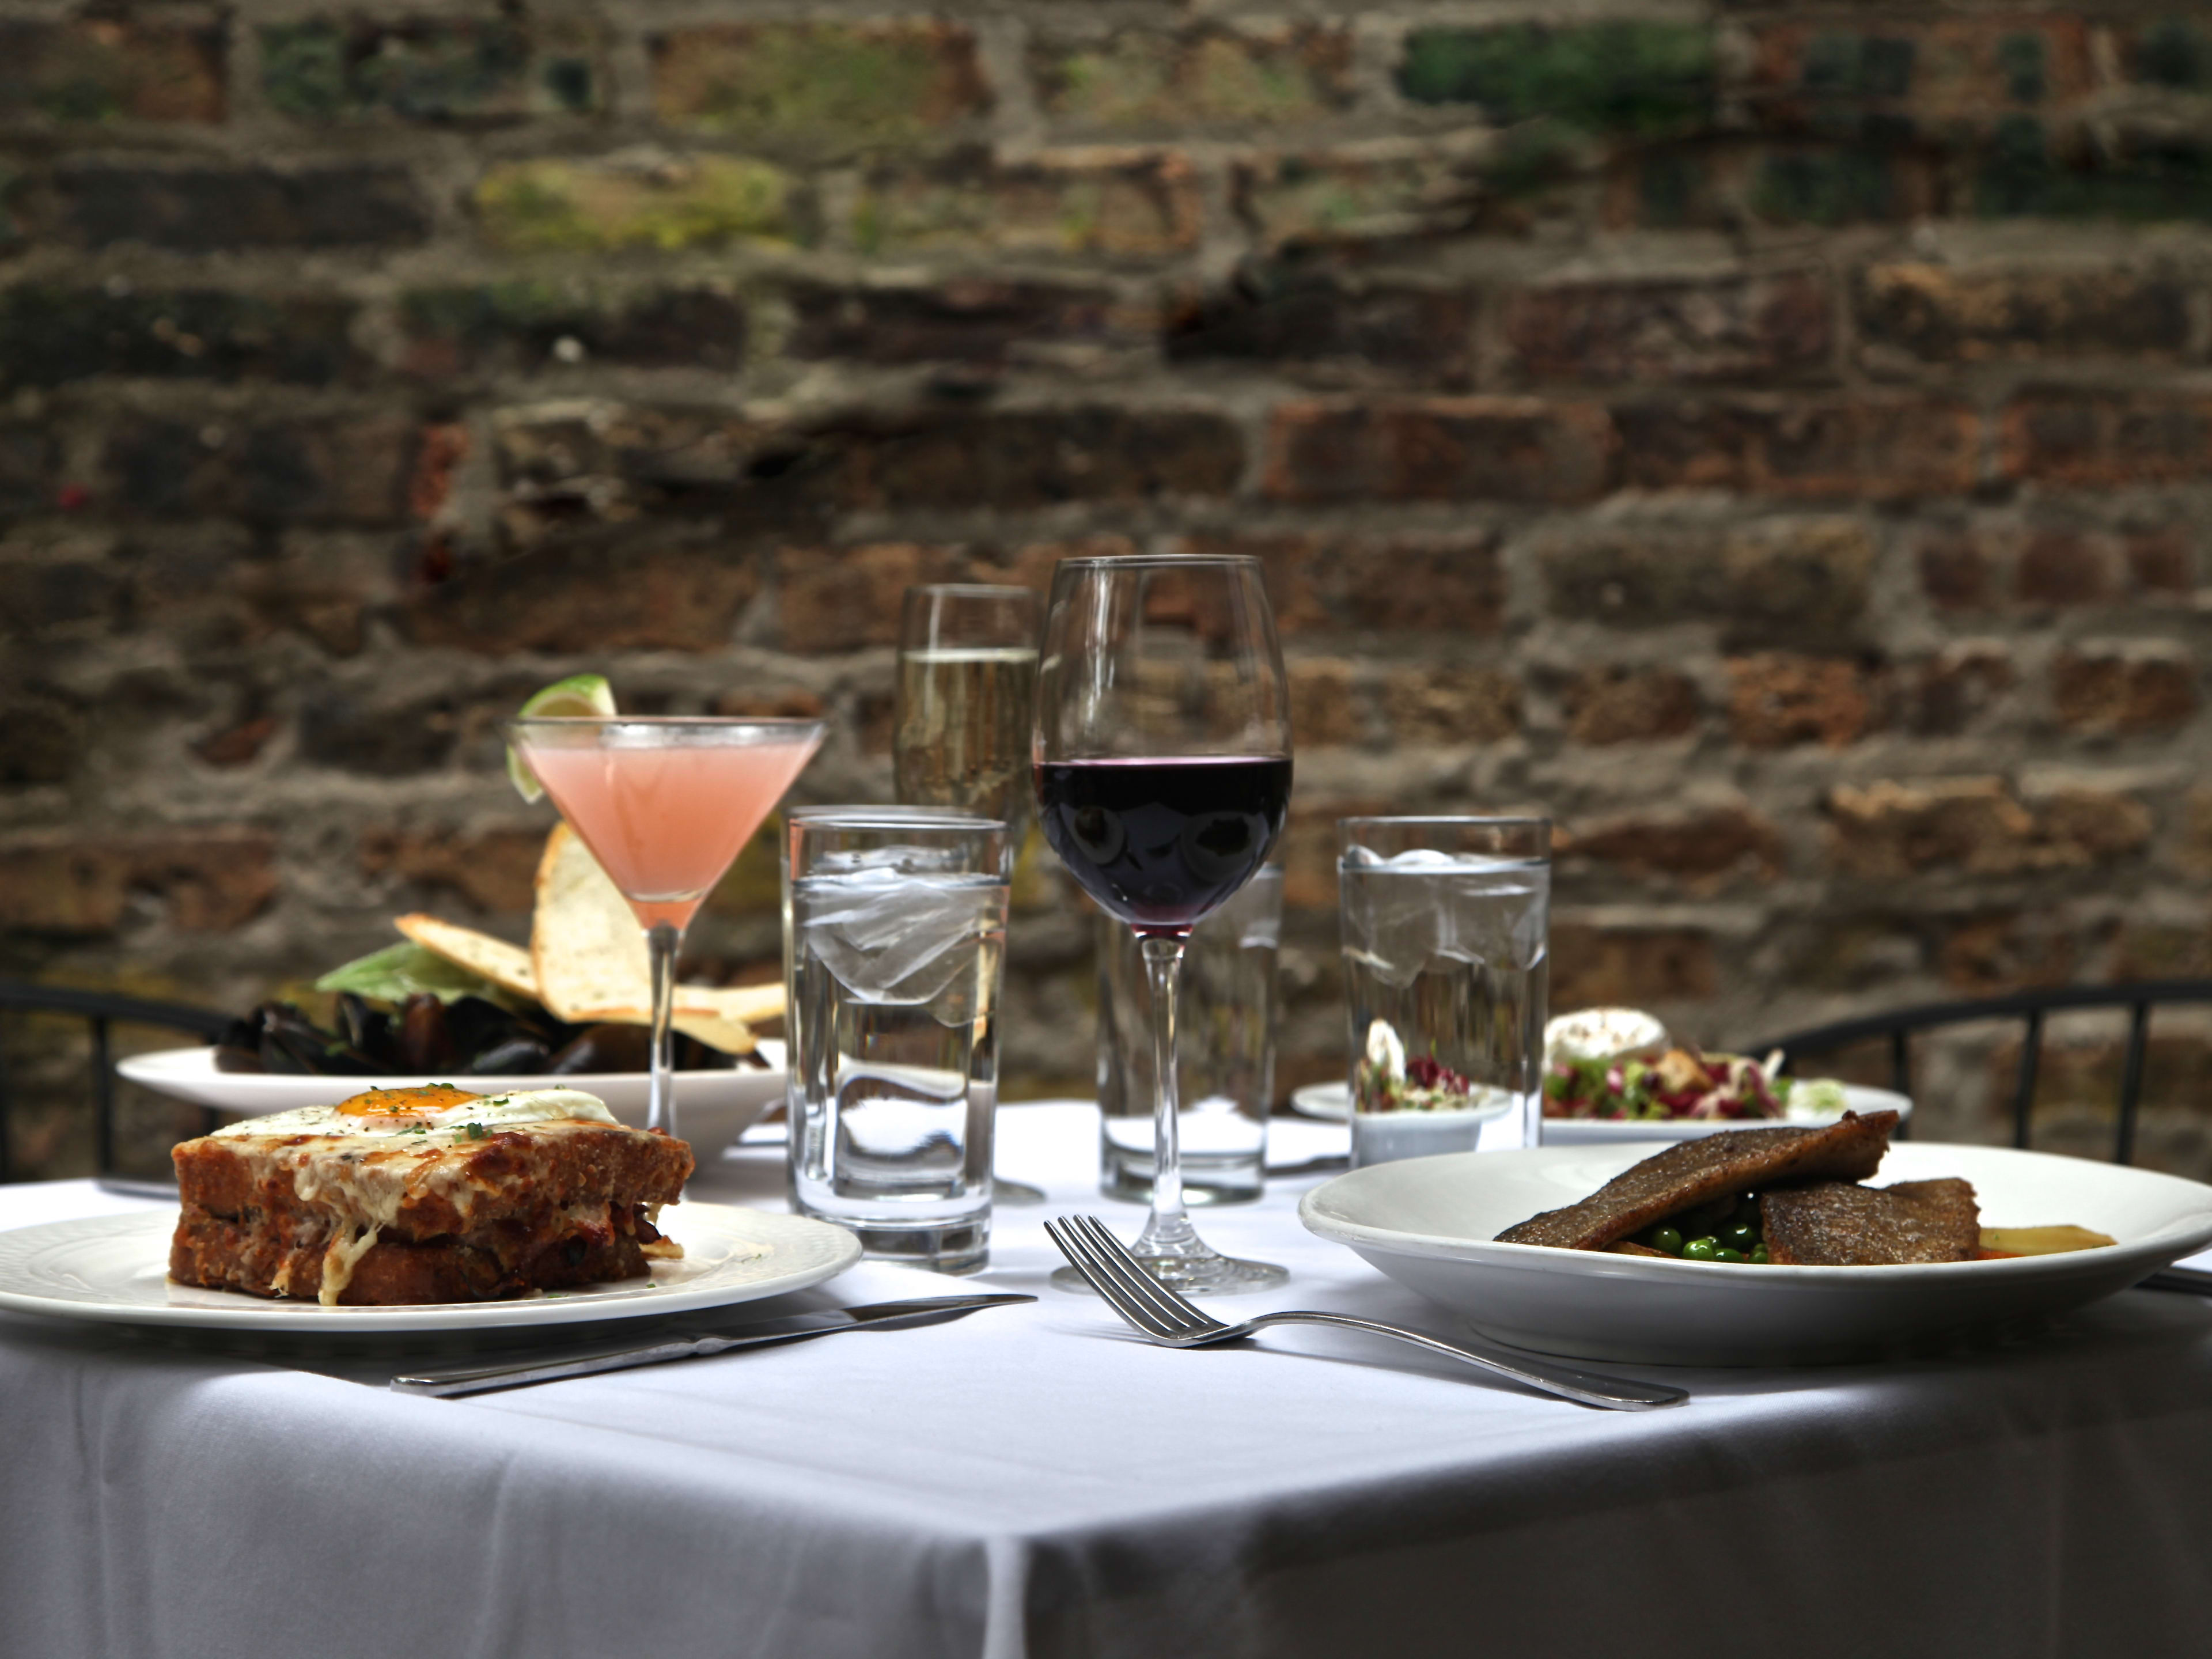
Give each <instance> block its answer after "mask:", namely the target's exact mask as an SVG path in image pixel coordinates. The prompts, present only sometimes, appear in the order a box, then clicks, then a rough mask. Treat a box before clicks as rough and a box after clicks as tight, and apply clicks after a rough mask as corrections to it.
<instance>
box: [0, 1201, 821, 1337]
mask: <svg viewBox="0 0 2212 1659" xmlns="http://www.w3.org/2000/svg"><path fill="white" fill-rule="evenodd" d="M685 1211H689V1212H690V1213H689V1214H688V1215H687V1214H684V1212H685ZM734 1218H743V1219H734ZM695 1219H696V1220H698V1221H700V1222H702V1223H703V1224H704V1225H708V1226H719V1227H721V1228H724V1229H726V1230H727V1231H732V1232H735V1233H736V1234H737V1235H738V1237H740V1238H741V1239H746V1240H747V1241H748V1242H755V1243H769V1244H770V1245H773V1244H774V1243H775V1242H776V1241H775V1239H774V1238H772V1237H771V1238H767V1239H759V1238H754V1237H751V1232H752V1231H753V1230H759V1231H767V1232H769V1233H771V1234H774V1233H783V1234H784V1235H785V1236H786V1237H801V1238H804V1237H813V1238H817V1239H819V1240H820V1241H822V1242H823V1243H828V1244H829V1245H830V1246H831V1249H830V1250H829V1253H828V1255H826V1256H825V1257H824V1258H823V1260H822V1261H817V1262H813V1263H811V1264H809V1265H808V1266H805V1267H798V1268H794V1269H792V1270H791V1271H789V1272H787V1273H781V1274H772V1275H769V1277H766V1278H763V1279H751V1280H745V1281H742V1282H739V1283H737V1284H722V1285H694V1286H692V1287H690V1288H688V1289H671V1290H669V1291H665V1292H659V1293H653V1294H647V1293H646V1292H645V1291H643V1289H642V1287H640V1288H638V1289H635V1290H630V1291H620V1292H617V1293H613V1294H609V1295H605V1296H592V1295H577V1294H574V1293H573V1292H569V1293H563V1294H562V1295H560V1296H558V1297H529V1298H520V1297H518V1298H514V1299H511V1300H507V1301H501V1302H460V1303H456V1302H431V1303H410V1304H403V1305H400V1306H397V1307H380V1308H323V1307H319V1306H318V1305H316V1304H308V1303H301V1302H289V1301H288V1302H286V1303H284V1304H281V1306H280V1304H274V1303H270V1302H264V1301H262V1300H260V1299H259V1298H258V1297H247V1296H246V1295H245V1294H244V1293H243V1292H240V1293H239V1301H240V1305H239V1306H237V1307H235V1308H233V1307H227V1306H224V1307H211V1308H210V1307H196V1306H192V1305H190V1304H137V1303H125V1302H73V1301H67V1300H63V1299H61V1298H58V1297H46V1296H41V1295H39V1294H37V1293H35V1292H27V1291H18V1290H11V1289H9V1287H8V1285H7V1284H6V1283H5V1281H4V1279H0V1310H4V1311H7V1312H9V1313H16V1314H28V1315H32V1316H37V1317H40V1318H48V1319H70V1320H76V1321H79V1322H90V1323H94V1324H103V1325H160V1326H167V1327H183V1328H197V1329H203V1330H253V1331H261V1332H265V1333H269V1334H278V1333H283V1332H289V1333H291V1334H295V1335H300V1336H313V1337H315V1338H317V1339H319V1340H320V1339H324V1338H332V1337H354V1336H362V1337H370V1336H380V1335H386V1334H404V1333H419V1332H424V1331H470V1330H513V1329H522V1328H530V1327H532V1326H538V1325H576V1324H598V1323H606V1322H614V1321H618V1320H630V1319H645V1318H653V1317H659V1316H665V1315H669V1314H679V1313H697V1312H700V1311H702V1310H706V1309H710V1308H720V1307H728V1306H732V1305H735V1304H738V1303H744V1302H753V1301H758V1300H760V1299H761V1298H763V1297H770V1296H781V1295H784V1294H786V1293H787V1292H790V1291H803V1290H806V1289H809V1288H811V1287H812V1286H813V1285H819V1284H822V1283H823V1282H824V1281H825V1280H827V1279H834V1278H836V1276H837V1275H838V1274H839V1273H843V1272H845V1271H846V1270H847V1269H848V1268H849V1267H853V1266H854V1264H855V1263H857V1262H858V1261H860V1254H861V1252H860V1238H859V1236H858V1235H856V1234H854V1233H852V1232H850V1231H847V1230H846V1229H844V1228H842V1227H840V1226H837V1225H835V1224H833V1223H830V1222H827V1221H817V1220H815V1219H814V1218H812V1217H811V1216H799V1215H789V1214H786V1213H784V1212H781V1211H775V1210H756V1209H751V1208H749V1207H747V1206H740V1205H734V1204H714V1203H707V1202H693V1201H687V1202H685V1203H684V1204H681V1205H678V1206H671V1212H670V1214H669V1217H668V1220H669V1227H668V1231H669V1232H670V1234H671V1236H672V1237H677V1238H678V1239H679V1241H680V1239H681V1238H682V1237H683V1233H684V1226H685V1225H686V1224H687V1223H689V1222H690V1221H693V1220H695ZM175 1225H176V1222H175V1218H174V1216H173V1214H171V1213H170V1212H167V1211H163V1210H132V1211H125V1212H120V1213H111V1214H107V1215H89V1216H69V1217H64V1218H61V1219H59V1220H55V1221H45V1222H34V1223H33V1224H32V1225H29V1226H27V1227H10V1228H7V1229H5V1230H0V1241H6V1242H12V1241H15V1239H16V1238H17V1237H19V1236H21V1235H40V1234H52V1233H55V1232H65V1233H82V1234H84V1235H87V1236H88V1237H102V1236H106V1235H118V1234H119V1235H127V1234H130V1233H133V1232H143V1233H145V1234H146V1235H147V1236H148V1237H149V1242H150V1243H154V1244H156V1245H158V1246H159V1247H160V1248H161V1251H162V1253H163V1255H166V1252H167V1241H168V1238H169V1236H170V1233H171V1231H172V1230H173V1228H174V1226H175ZM6 1248H7V1244H6V1243H5V1242H0V1250H4V1249H6ZM732 1265H741V1264H732ZM0 1273H5V1264H4V1261H0ZM166 1277H167V1275H166V1273H165V1274H164V1279H166Z"/></svg>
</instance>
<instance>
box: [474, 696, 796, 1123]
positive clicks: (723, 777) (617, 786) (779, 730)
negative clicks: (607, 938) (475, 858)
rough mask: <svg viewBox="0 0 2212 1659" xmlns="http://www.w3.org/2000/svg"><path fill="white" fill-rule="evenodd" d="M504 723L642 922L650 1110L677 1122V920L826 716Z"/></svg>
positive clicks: (684, 922)
mask: <svg viewBox="0 0 2212 1659" xmlns="http://www.w3.org/2000/svg"><path fill="white" fill-rule="evenodd" d="M822 730H823V728H822V723H821V722H820V721H819V720H710V719H685V718H677V717H671V718H667V719H659V720H627V719H622V718H619V717H617V718H609V719H588V718H586V719H559V718H525V719H522V720H513V721H510V722H509V723H508V725H507V737H508V740H509V741H510V742H512V743H513V744H514V746H515V749H516V750H517V751H518V752H520V755H521V756H522V758H523V760H524V761H525V762H526V763H527V764H528V766H529V768H530V769H531V770H532V772H533V773H535V774H536V775H537V777H538V782H540V783H542V784H543V785H544V786H545V793H547V794H549V795H550V796H551V797H552V798H553V804H554V805H556V806H557V807H559V808H560V809H561V816H562V817H564V818H566V819H568V825H569V828H571V829H574V831H575V832H576V833H577V834H578V835H579V836H582V837H583V841H584V845H585V846H586V847H588V848H591V849H592V857H594V858H596V859H597V860H599V866H600V868H602V869H604V870H605V872H607V875H608V876H609V878H611V879H612V881H613V882H614V884H615V885H616V886H617V888H619V889H621V890H622V894H623V897H624V898H626V899H628V900H629V905H630V908H631V909H632V910H634V911H635V912H636V914H637V919H638V923H639V925H640V926H641V927H643V928H644V929H645V938H646V947H647V955H648V957H649V959H650V961H651V963H652V969H653V1087H652V1105H651V1108H650V1109H649V1111H648V1114H647V1118H646V1122H647V1125H648V1126H649V1127H654V1128H662V1129H666V1130H667V1131H668V1132H669V1133H671V1134H673V1133H676V1110H675V1108H676V1103H675V1097H674V1092H673V1089H672V1085H671V1078H670V1075H669V1054H668V1027H669V1014H670V1010H671V1006H672V1003H673V999H674V987H675V982H676V953H677V951H678V947H679V946H680V945H682V943H683V939H684V928H685V927H688V926H690V921H691V918H692V916H693V915H696V913H697V911H698V908H699V906H700V904H701V902H702V901H703V900H704V899H705V898H706V896H707V894H708V891H709V890H711V889H712V888H713V887H714V884H715V883H716V882H718V881H720V879H721V878H722V875H723V872H726V870H728V868H729V867H730V864H731V861H732V860H733V859H735V858H736V857H737V855H738V849H739V848H742V847H744V844H745V842H748V841H749V840H750V839H751V838H752V834H753V832H754V831H755V830H756V829H759V828H760V826H761V821H762V820H763V819H764V818H765V817H768V815H769V812H770V811H772V810H774V808H775V804H776V802H777V801H779V800H781V799H782V798H783V793H784V791H785V790H787V789H788V788H789V787H791V785H792V781H793V780H794V779H795V778H797V777H798V775H799V772H800V771H801V770H802V769H804V768H805V765H806V763H807V761H808V760H809V759H810V758H811V757H812V756H813V753H814V751H815V750H816V749H817V747H819V746H820V744H821V742H822Z"/></svg>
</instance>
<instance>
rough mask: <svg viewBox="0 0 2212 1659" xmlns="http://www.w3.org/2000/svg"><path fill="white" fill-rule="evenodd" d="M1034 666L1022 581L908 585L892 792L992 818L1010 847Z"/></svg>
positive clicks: (1022, 804) (913, 801) (1022, 790)
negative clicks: (1018, 583) (1019, 583)
mask: <svg viewBox="0 0 2212 1659" xmlns="http://www.w3.org/2000/svg"><path fill="white" fill-rule="evenodd" d="M1036 665H1037V603H1036V595H1035V594H1034V593H1032V592H1030V591H1029V589H1027V588H1026V587H987V586H980V585H977V584H974V583H966V582H948V583H943V584H939V585H935V586H927V587H909V588H908V589H907V591H906V604H905V606H904V608H903V610H902V613H901V615H900V617H899V654H898V697H897V707H896V713H895V716H894V719H893V723H892V738H891V766H892V769H893V771H894V774H895V775H896V778H897V787H898V798H899V799H900V800H902V801H903V802H906V803H907V804H908V805H914V806H957V807H958V808H959V809H960V810H961V811H963V812H974V813H975V814H977V815H979V816H981V817H987V818H998V819H1000V820H1001V821H1003V822H1004V823H1005V824H1006V839H1007V840H1008V842H1011V843H1012V846H1013V848H1015V850H1016V852H1017V853H1018V852H1019V851H1020V848H1021V844H1022V830H1023V829H1024V826H1025V824H1026V823H1027V822H1028V818H1029V812H1030V790H1029V764H1030V699H1031V697H1032V696H1033V695H1034V694H1035V692H1036Z"/></svg>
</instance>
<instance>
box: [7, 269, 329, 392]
mask: <svg viewBox="0 0 2212 1659" xmlns="http://www.w3.org/2000/svg"><path fill="white" fill-rule="evenodd" d="M358 309H359V307H357V306H356V304H355V303H354V302H353V301H350V300H347V299H344V298H342V297H340V296H338V295H328V294H311V293H275V294H261V293H240V292H238V291H236V290H233V289H219V288H189V289H139V288H136V287H133V286H131V285H130V284H128V283H123V284H103V285H101V286H99V287H90V286H82V285H77V284H70V283H18V284H17V285H15V286H14V287H12V288H9V289H4V290H0V383H4V384H7V385H10V386H63V385H66V384H68V383H70V382H72V381H76V380H85V379H88V378H89V377H91V376H93V375H96V374H117V375H127V376H137V377H144V378H147V379H158V380H225V381H228V380H284V381H290V382H295V383H297V384H301V385H307V386H322V385H327V384H329V383H330V382H331V381H333V380H352V379H356V378H358V377H359V376H360V375H361V374H363V373H364V372H365V371H366V369H367V368H368V360H367V358H366V357H365V356H364V355H363V354H362V352H361V351H360V350H359V349H357V348H356V346H355V345H354V343H353V341H352V338H351V333H350V331H351V328H352V325H353V320H354V317H355V314H356V312H357V311H358Z"/></svg>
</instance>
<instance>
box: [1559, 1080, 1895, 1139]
mask: <svg viewBox="0 0 2212 1659" xmlns="http://www.w3.org/2000/svg"><path fill="white" fill-rule="evenodd" d="M1844 1112H1857V1113H1858V1114H1859V1115H1861V1116H1864V1115H1866V1114H1867V1113H1869V1112H1895V1113H1896V1114H1897V1115H1898V1116H1899V1118H1900V1119H1902V1118H1908V1117H1911V1115H1912V1102H1911V1100H1909V1099H1908V1098H1906V1097H1905V1096H1903V1095H1900V1094H1896V1093H1893V1092H1892V1091H1889V1090H1887V1089H1869V1088H1865V1087H1863V1086H1862V1085H1858V1084H1856V1083H1846V1084H1845V1085H1844V1106H1843V1111H1836V1112H1791V1113H1790V1114H1789V1115H1787V1116H1786V1117H1772V1118H1756V1117H1754V1118H1741V1117H1674V1118H1660V1119H1657V1120H1656V1121H1654V1120H1651V1119H1648V1118H1635V1119H1623V1118H1607V1117H1547V1118H1546V1119H1545V1120H1544V1144H1545V1145H1546V1146H1627V1145H1629V1144H1631V1143H1632V1142H1635V1141H1649V1140H1696V1139H1699V1137H1700V1136H1704V1135H1711V1134H1718V1133H1720V1132H1721V1131H1722V1130H1723V1129H1788V1128H1795V1127H1803V1126H1805V1125H1807V1124H1820V1123H1833V1122H1834V1121H1836V1120H1837V1119H1838V1118H1840V1117H1841V1116H1843V1115H1844Z"/></svg>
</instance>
